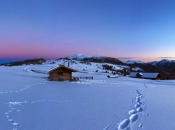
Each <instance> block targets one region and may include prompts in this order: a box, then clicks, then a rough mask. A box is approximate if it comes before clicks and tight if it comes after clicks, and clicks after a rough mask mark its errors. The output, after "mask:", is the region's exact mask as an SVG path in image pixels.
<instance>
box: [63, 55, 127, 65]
mask: <svg viewBox="0 0 175 130" xmlns="http://www.w3.org/2000/svg"><path fill="white" fill-rule="evenodd" d="M66 58H68V59H71V60H79V61H88V62H98V63H111V64H117V65H123V64H125V63H123V62H122V61H120V60H118V59H117V58H112V57H105V56H86V55H82V54H74V55H71V56H68V57H66Z"/></svg>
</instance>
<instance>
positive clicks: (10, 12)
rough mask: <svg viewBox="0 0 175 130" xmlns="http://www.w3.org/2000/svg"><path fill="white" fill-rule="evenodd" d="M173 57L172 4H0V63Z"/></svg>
mask: <svg viewBox="0 0 175 130" xmlns="http://www.w3.org/2000/svg"><path fill="white" fill-rule="evenodd" d="M76 53H80V54H85V55H102V56H110V57H116V58H121V59H122V58H123V59H125V58H128V59H131V60H132V59H133V60H136V59H137V60H141V61H144V62H147V61H152V60H160V59H163V58H166V59H175V58H174V57H175V0H0V61H1V62H2V61H9V60H16V59H18V60H20V59H30V58H45V59H57V58H60V57H65V56H68V55H71V54H76Z"/></svg>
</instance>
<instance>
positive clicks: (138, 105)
mask: <svg viewBox="0 0 175 130" xmlns="http://www.w3.org/2000/svg"><path fill="white" fill-rule="evenodd" d="M136 93H137V96H136V99H135V105H134V109H132V110H130V111H129V112H128V114H129V118H127V119H124V120H123V121H121V122H120V123H119V125H118V128H117V129H118V130H121V129H126V130H128V129H130V128H129V125H130V124H131V123H133V122H135V121H136V120H137V119H138V117H139V115H138V114H139V113H142V112H143V107H142V100H141V99H142V98H143V95H142V94H141V93H140V92H139V90H136ZM138 127H140V128H141V127H143V124H142V123H141V124H139V126H138Z"/></svg>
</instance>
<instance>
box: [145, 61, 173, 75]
mask: <svg viewBox="0 0 175 130" xmlns="http://www.w3.org/2000/svg"><path fill="white" fill-rule="evenodd" d="M148 64H151V65H153V66H157V67H159V68H161V69H164V70H168V71H171V72H175V60H167V59H163V60H161V61H153V62H149V63H148Z"/></svg>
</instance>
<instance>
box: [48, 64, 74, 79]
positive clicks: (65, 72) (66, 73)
mask: <svg viewBox="0 0 175 130" xmlns="http://www.w3.org/2000/svg"><path fill="white" fill-rule="evenodd" d="M72 72H77V71H76V70H74V69H71V68H69V67H66V66H64V65H60V66H58V67H55V68H53V69H51V70H50V71H49V72H48V74H49V79H50V80H51V81H72Z"/></svg>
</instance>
